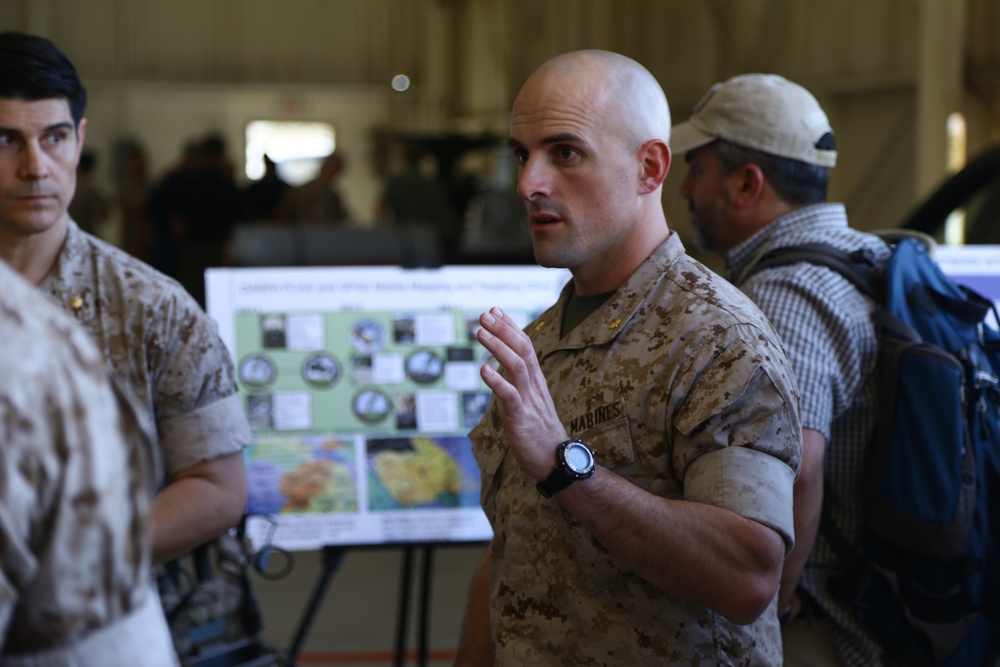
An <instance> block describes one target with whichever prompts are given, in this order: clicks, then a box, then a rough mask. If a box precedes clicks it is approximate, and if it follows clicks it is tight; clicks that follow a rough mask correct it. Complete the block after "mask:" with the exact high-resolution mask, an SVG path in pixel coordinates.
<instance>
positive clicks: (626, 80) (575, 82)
mask: <svg viewBox="0 0 1000 667" xmlns="http://www.w3.org/2000/svg"><path fill="white" fill-rule="evenodd" d="M545 95H550V96H563V97H564V99H574V100H576V101H577V103H578V104H580V105H581V111H582V112H583V113H586V114H587V115H588V116H589V117H590V118H591V120H592V121H593V123H594V127H595V129H596V130H598V131H600V132H606V133H610V134H616V135H619V136H621V137H622V139H623V140H624V141H625V142H626V147H627V149H628V150H634V149H635V148H636V147H638V146H640V145H642V144H643V143H645V142H646V141H649V140H650V139H660V140H662V141H664V142H667V143H669V140H670V107H669V106H668V104H667V98H666V95H664V93H663V89H662V88H661V87H660V84H659V83H658V82H657V81H656V79H655V78H654V77H653V75H652V74H650V73H649V70H647V69H646V68H645V67H643V66H642V65H640V64H639V63H637V62H636V61H634V60H632V59H631V58H628V57H626V56H623V55H621V54H618V53H612V52H611V51H600V50H596V49H594V50H584V51H572V52H570V53H564V54H561V55H558V56H555V57H553V58H551V59H549V60H547V61H546V62H545V63H543V64H542V65H541V66H540V67H539V68H538V69H536V70H535V71H534V72H533V73H532V74H531V76H529V77H528V80H527V81H526V82H525V84H524V86H523V87H522V88H521V93H520V94H519V95H518V98H519V99H520V98H522V96H528V97H529V98H530V99H532V100H537V99H538V97H536V96H543V97H544V96H545ZM517 111H518V104H517V101H515V103H514V113H515V114H516V113H517Z"/></svg>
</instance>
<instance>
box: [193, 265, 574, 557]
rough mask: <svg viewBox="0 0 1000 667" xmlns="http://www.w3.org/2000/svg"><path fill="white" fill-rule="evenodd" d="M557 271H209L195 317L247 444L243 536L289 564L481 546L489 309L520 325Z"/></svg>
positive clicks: (558, 277)
mask: <svg viewBox="0 0 1000 667" xmlns="http://www.w3.org/2000/svg"><path fill="white" fill-rule="evenodd" d="M568 280H569V273H568V272H567V271H563V270H554V269H544V268H541V267H535V266H490V267H444V268H440V269H401V268H396V267H342V268H341V267H330V268H320V267H315V268H314V267H301V268H236V269H209V270H208V271H207V272H206V302H207V310H208V314H209V315H210V316H211V317H212V319H214V320H215V321H216V322H217V323H218V326H219V333H220V335H221V337H222V340H223V341H224V342H225V344H226V346H227V347H228V349H229V351H230V353H231V354H232V355H233V361H234V364H235V366H236V374H237V382H238V386H239V394H240V399H241V400H242V401H243V405H244V407H245V409H246V411H247V416H248V419H249V421H250V426H251V429H252V433H253V442H252V444H251V446H250V447H249V448H248V450H247V452H246V463H247V484H248V512H249V514H250V518H249V519H248V523H247V531H248V536H249V537H250V539H251V541H252V542H253V543H254V544H255V545H257V546H260V545H262V544H264V543H267V542H269V543H270V544H273V545H275V546H279V547H281V548H284V549H287V550H310V549H318V548H321V547H324V546H360V545H384V544H403V543H415V542H416V543H438V542H473V541H486V540H489V539H490V538H491V536H492V533H491V529H490V526H489V522H488V521H487V520H486V516H485V514H483V512H482V509H481V508H480V506H479V490H480V477H479V470H478V467H477V466H476V462H475V460H474V458H473V456H472V449H471V442H470V440H469V439H468V433H469V431H470V430H471V429H472V428H473V427H474V426H475V425H476V424H477V423H478V422H479V420H480V419H481V418H482V416H483V414H484V413H485V410H486V406H487V404H488V403H489V399H490V392H489V389H488V388H487V387H486V385H485V383H483V381H482V379H481V377H480V374H479V369H480V366H481V365H482V364H483V363H495V361H493V360H492V359H491V358H490V356H489V354H488V353H487V351H486V349H485V348H483V347H482V345H480V344H479V342H478V340H477V339H476V331H477V329H478V328H479V323H478V319H479V315H480V314H481V313H482V312H483V311H484V310H486V309H488V308H490V307H493V306H499V307H500V308H502V309H503V310H504V311H506V312H507V313H509V314H510V315H511V316H512V317H513V318H514V319H515V321H517V322H518V323H519V324H520V325H521V326H525V325H526V324H527V323H528V322H530V321H531V320H532V319H534V318H535V317H536V316H537V315H538V314H539V313H540V312H542V311H543V310H544V309H546V308H547V307H548V306H550V305H551V304H552V303H553V302H554V301H555V300H556V299H557V297H558V295H559V292H560V291H561V289H562V287H563V286H564V285H565V284H566V282H567V281H568Z"/></svg>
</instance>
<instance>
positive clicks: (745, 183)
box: [726, 162, 765, 208]
mask: <svg viewBox="0 0 1000 667" xmlns="http://www.w3.org/2000/svg"><path fill="white" fill-rule="evenodd" d="M726 180H727V181H729V185H730V195H731V197H732V202H733V205H734V206H736V207H737V208H749V207H751V206H753V205H754V204H756V203H757V202H758V201H759V200H760V197H761V194H762V193H763V192H764V184H765V178H764V172H763V171H762V170H761V168H760V165H757V164H754V163H753V162H747V163H746V164H745V165H743V166H741V167H740V168H738V169H737V170H736V171H734V172H733V173H732V174H730V175H729V176H727V177H726Z"/></svg>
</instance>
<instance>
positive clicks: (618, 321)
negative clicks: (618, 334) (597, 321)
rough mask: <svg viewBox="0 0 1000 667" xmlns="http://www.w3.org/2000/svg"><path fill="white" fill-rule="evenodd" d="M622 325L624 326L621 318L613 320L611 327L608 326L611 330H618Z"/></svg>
mask: <svg viewBox="0 0 1000 667" xmlns="http://www.w3.org/2000/svg"><path fill="white" fill-rule="evenodd" d="M621 325H622V321H621V318H619V317H616V318H615V319H613V320H612V321H611V324H609V325H608V328H609V329H617V328H618V327H620V326H621Z"/></svg>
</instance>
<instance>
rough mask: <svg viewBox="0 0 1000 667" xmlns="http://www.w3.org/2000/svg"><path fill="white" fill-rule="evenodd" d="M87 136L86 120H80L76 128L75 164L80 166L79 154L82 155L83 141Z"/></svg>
mask: <svg viewBox="0 0 1000 667" xmlns="http://www.w3.org/2000/svg"><path fill="white" fill-rule="evenodd" d="M85 136H87V119H86V118H81V119H80V124H79V125H77V126H76V163H77V164H80V154H81V153H83V139H84V137H85Z"/></svg>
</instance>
